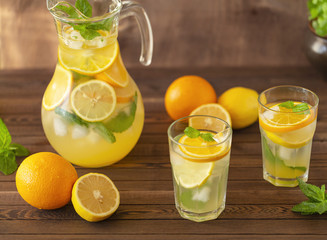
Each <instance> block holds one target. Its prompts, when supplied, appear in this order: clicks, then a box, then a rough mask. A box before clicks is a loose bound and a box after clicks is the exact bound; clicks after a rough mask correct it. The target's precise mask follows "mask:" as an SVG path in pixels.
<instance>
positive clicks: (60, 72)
mask: <svg viewBox="0 0 327 240" xmlns="http://www.w3.org/2000/svg"><path fill="white" fill-rule="evenodd" d="M72 85H73V75H72V73H71V72H70V71H68V70H66V69H64V68H63V67H62V66H60V65H59V64H57V66H56V70H55V72H54V74H53V77H52V79H51V81H50V83H49V85H48V87H47V89H46V90H45V92H44V96H43V100H42V106H43V107H44V109H46V110H48V111H50V110H53V109H55V108H56V107H57V106H59V105H60V104H61V103H62V102H63V101H64V100H65V98H66V97H67V96H68V94H69V92H70V91H71V88H72Z"/></svg>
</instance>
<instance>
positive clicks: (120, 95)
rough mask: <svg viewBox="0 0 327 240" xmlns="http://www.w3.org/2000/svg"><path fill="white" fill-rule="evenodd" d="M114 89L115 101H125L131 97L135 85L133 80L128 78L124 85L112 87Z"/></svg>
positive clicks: (133, 94) (133, 93)
mask: <svg viewBox="0 0 327 240" xmlns="http://www.w3.org/2000/svg"><path fill="white" fill-rule="evenodd" d="M114 89H115V93H116V97H117V103H126V102H130V101H131V100H132V99H133V97H134V96H135V92H136V89H137V87H136V84H135V83H134V81H133V80H129V82H128V84H127V86H126V87H114Z"/></svg>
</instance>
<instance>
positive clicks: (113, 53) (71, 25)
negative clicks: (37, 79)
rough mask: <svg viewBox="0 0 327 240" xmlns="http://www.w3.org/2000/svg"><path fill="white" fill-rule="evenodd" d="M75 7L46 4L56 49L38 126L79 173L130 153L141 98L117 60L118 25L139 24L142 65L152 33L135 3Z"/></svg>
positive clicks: (148, 58)
mask: <svg viewBox="0 0 327 240" xmlns="http://www.w3.org/2000/svg"><path fill="white" fill-rule="evenodd" d="M74 2H75V1H68V2H66V1H54V0H48V1H47V4H48V9H49V10H50V12H51V13H52V15H53V16H54V19H55V23H56V27H57V33H58V38H59V47H58V63H57V65H56V69H55V72H54V75H53V77H52V80H51V82H50V84H49V85H48V87H47V89H46V91H45V93H44V96H43V100H42V124H43V128H44V132H45V134H46V136H47V138H48V140H49V142H50V143H51V145H52V147H53V148H54V149H55V150H56V151H57V152H58V153H59V154H60V155H62V156H63V157H64V158H65V159H67V160H68V161H70V162H72V163H74V164H76V165H79V166H83V167H102V166H107V165H110V164H112V163H115V162H117V161H119V160H121V159H122V158H123V157H125V156H126V155H127V154H128V153H129V152H130V151H131V150H132V148H133V147H134V146H135V144H136V142H137V141H138V139H139V137H140V135H141V131H142V128H143V123H144V107H143V101H142V96H141V93H140V91H139V89H138V87H137V86H136V84H135V82H134V80H133V79H132V78H131V76H130V75H129V74H128V72H127V71H126V68H125V66H124V64H123V61H122V58H121V55H120V49H119V44H118V41H117V35H118V20H119V18H120V17H124V16H131V15H132V16H135V17H136V19H137V21H138V22H139V27H140V28H141V29H142V30H143V31H141V33H142V40H143V41H142V55H141V58H140V61H141V62H142V63H143V64H144V65H149V64H150V62H151V57H152V31H151V26H150V23H149V20H148V18H147V16H146V13H145V12H144V10H143V8H142V7H141V6H140V5H139V4H137V3H134V2H131V1H129V2H123V3H121V2H120V0H106V1H101V2H97V1H92V0H89V1H87V0H82V1H76V3H75V5H74V4H73V3H74ZM82 3H83V4H84V5H82V6H81V4H82ZM99 4H100V5H99ZM139 10H143V11H139ZM101 11H102V12H101Z"/></svg>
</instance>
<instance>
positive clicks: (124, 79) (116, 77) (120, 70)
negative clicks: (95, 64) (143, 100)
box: [95, 54, 129, 88]
mask: <svg viewBox="0 0 327 240" xmlns="http://www.w3.org/2000/svg"><path fill="white" fill-rule="evenodd" d="M95 78H97V79H100V80H103V81H106V82H108V83H110V84H111V85H112V86H114V87H121V88H124V87H126V86H127V84H128V83H129V77H128V73H127V71H126V68H125V66H124V63H123V60H122V59H121V56H120V54H118V57H116V60H115V61H114V62H113V63H112V65H111V66H110V67H109V68H108V69H107V70H105V71H103V72H101V73H98V74H97V75H95Z"/></svg>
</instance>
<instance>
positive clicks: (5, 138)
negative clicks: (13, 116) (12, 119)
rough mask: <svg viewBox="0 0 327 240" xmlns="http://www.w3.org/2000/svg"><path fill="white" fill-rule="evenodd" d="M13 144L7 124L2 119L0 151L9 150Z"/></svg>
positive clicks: (0, 123) (0, 122) (0, 125)
mask: <svg viewBox="0 0 327 240" xmlns="http://www.w3.org/2000/svg"><path fill="white" fill-rule="evenodd" d="M10 143H11V136H10V133H9V131H8V128H7V127H6V125H5V123H4V122H3V121H2V119H1V118H0V149H2V148H7V147H8V146H9V144H10Z"/></svg>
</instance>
